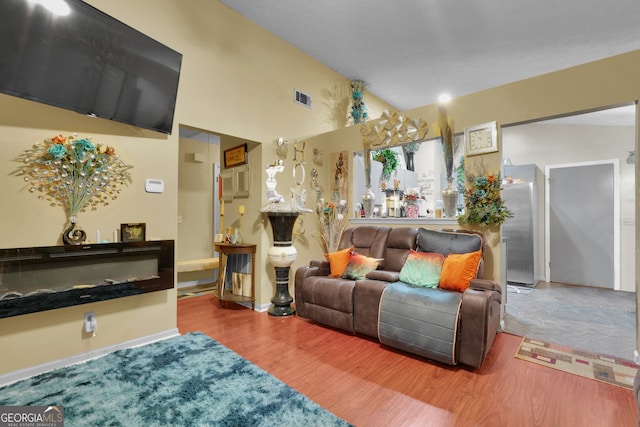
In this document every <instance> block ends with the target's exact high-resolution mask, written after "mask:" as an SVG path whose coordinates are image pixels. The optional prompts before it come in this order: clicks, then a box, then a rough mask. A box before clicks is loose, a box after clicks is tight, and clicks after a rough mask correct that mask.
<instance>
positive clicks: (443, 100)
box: [438, 93, 451, 104]
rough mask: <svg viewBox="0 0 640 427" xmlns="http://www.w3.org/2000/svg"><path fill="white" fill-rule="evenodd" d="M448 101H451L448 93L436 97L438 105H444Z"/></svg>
mask: <svg viewBox="0 0 640 427" xmlns="http://www.w3.org/2000/svg"><path fill="white" fill-rule="evenodd" d="M449 101H451V95H449V94H448V93H443V94H441V95H440V96H438V102H439V103H440V104H446V103H448V102H449Z"/></svg>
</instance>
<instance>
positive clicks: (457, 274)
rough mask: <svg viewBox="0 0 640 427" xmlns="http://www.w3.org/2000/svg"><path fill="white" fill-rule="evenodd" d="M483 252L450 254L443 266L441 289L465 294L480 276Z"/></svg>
mask: <svg viewBox="0 0 640 427" xmlns="http://www.w3.org/2000/svg"><path fill="white" fill-rule="evenodd" d="M481 257H482V250H478V251H475V252H470V253H467V254H449V256H447V257H446V258H445V259H444V263H443V264H442V274H441V275H440V285H439V287H440V289H447V290H450V291H458V292H464V291H465V289H467V288H468V287H469V284H471V281H472V280H473V279H475V278H476V276H477V274H478V267H479V266H480V258H481Z"/></svg>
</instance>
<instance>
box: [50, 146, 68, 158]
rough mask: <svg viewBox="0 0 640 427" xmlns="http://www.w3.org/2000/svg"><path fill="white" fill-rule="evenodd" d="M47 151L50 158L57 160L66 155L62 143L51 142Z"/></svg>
mask: <svg viewBox="0 0 640 427" xmlns="http://www.w3.org/2000/svg"><path fill="white" fill-rule="evenodd" d="M47 153H49V156H51V158H52V159H55V160H59V159H62V158H63V157H64V156H66V155H67V149H66V148H65V146H64V145H61V144H53V145H52V146H51V147H49V149H48V150H47Z"/></svg>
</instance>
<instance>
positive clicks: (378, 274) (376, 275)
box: [367, 270, 400, 283]
mask: <svg viewBox="0 0 640 427" xmlns="http://www.w3.org/2000/svg"><path fill="white" fill-rule="evenodd" d="M367 279H369V280H380V281H383V282H389V283H394V282H397V281H398V280H400V273H399V272H397V271H388V270H373V271H370V272H368V273H367Z"/></svg>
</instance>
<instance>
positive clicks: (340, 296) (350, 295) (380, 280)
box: [295, 226, 502, 367]
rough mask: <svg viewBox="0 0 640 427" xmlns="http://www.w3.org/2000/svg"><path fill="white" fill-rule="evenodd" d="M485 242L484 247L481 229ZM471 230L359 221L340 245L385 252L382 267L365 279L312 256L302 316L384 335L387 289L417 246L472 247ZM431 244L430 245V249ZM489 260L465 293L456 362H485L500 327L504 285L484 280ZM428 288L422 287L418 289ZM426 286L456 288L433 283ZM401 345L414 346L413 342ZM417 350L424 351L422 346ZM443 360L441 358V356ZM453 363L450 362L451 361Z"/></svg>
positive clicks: (301, 294) (299, 300) (299, 285)
mask: <svg viewBox="0 0 640 427" xmlns="http://www.w3.org/2000/svg"><path fill="white" fill-rule="evenodd" d="M473 235H474V236H476V235H477V236H480V239H479V241H480V242H481V243H479V245H480V247H481V248H484V238H483V236H482V235H481V234H479V233H475V234H473ZM470 236H472V234H470V233H469V232H466V231H463V230H458V231H455V230H439V231H434V230H425V229H422V228H421V229H417V228H409V227H400V228H390V227H379V226H357V227H351V228H348V229H346V230H345V231H344V232H343V234H342V236H341V242H340V246H339V249H345V248H349V247H350V246H353V247H354V252H357V253H360V254H362V255H366V256H368V257H373V258H382V259H383V262H382V263H381V265H380V266H379V267H378V269H377V270H375V271H371V272H369V273H368V274H367V275H366V277H365V278H364V279H361V280H347V279H342V278H339V277H330V276H329V273H330V269H329V263H328V261H326V260H322V261H311V262H310V264H309V265H308V266H305V267H301V268H299V269H298V270H297V271H296V274H295V304H296V311H297V314H298V316H301V317H304V318H308V319H311V320H314V321H316V322H318V323H321V324H324V325H327V326H330V327H333V328H337V329H341V330H344V331H347V332H350V333H353V334H358V335H365V336H368V337H374V338H376V339H379V336H378V333H379V310H380V305H381V304H380V302H381V298H382V295H383V291H384V290H385V288H386V287H387V286H389V285H390V284H392V283H395V282H398V281H399V277H400V270H401V269H402V267H403V265H404V263H405V261H406V260H407V256H408V254H409V252H410V250H411V249H413V250H418V251H421V250H422V251H423V252H426V251H433V252H440V253H442V254H443V255H444V256H447V255H448V254H449V253H468V252H471V251H472V250H474V249H473V247H472V246H473V245H476V244H478V243H477V242H478V239H477V238H475V239H473V240H475V242H476V243H474V242H471V246H469V245H470V240H471V239H469V237H470ZM427 246H428V249H427V250H424V249H425V248H426V247H427ZM483 270H484V269H483V262H482V261H481V262H480V267H479V268H478V274H477V278H476V279H474V280H472V281H471V284H470V286H469V288H468V289H466V290H465V291H464V292H463V293H462V299H461V303H460V305H459V313H458V317H457V322H458V323H457V330H456V331H455V333H454V342H455V346H454V350H453V351H454V353H455V354H453V360H452V362H451V364H456V363H461V364H465V365H469V366H472V367H480V366H481V365H482V363H483V361H484V359H485V357H486V355H487V353H488V351H489V348H490V347H491V344H492V343H493V340H494V338H495V335H496V333H497V331H498V329H499V327H500V305H501V293H502V288H501V286H500V285H499V284H498V283H496V282H494V281H491V280H483V279H482V275H483ZM418 292H422V291H418ZM425 292H455V291H450V290H443V289H429V290H428V291H425ZM406 344H407V346H397V348H400V349H401V350H404V351H410V352H412V351H411V346H412V345H414V344H413V343H406ZM415 353H416V354H419V355H422V354H421V353H420V352H415ZM436 360H437V359H436ZM445 363H448V362H445Z"/></svg>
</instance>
